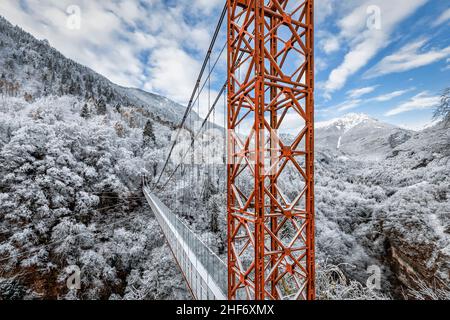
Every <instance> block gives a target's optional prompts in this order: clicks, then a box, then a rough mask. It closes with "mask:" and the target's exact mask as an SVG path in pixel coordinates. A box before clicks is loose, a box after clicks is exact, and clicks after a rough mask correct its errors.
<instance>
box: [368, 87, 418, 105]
mask: <svg viewBox="0 0 450 320" xmlns="http://www.w3.org/2000/svg"><path fill="white" fill-rule="evenodd" d="M409 91H411V90H410V89H407V90H398V91H393V92H390V93H386V94H383V95H379V96H377V97H375V98H373V100H374V101H378V102H386V101H390V100H392V99H394V98H397V97H400V96H402V95H404V94H405V93H407V92H409Z"/></svg>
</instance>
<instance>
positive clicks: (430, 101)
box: [385, 91, 440, 117]
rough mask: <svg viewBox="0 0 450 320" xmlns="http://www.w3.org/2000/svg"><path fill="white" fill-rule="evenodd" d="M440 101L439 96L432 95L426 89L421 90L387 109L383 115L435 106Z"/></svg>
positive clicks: (393, 114)
mask: <svg viewBox="0 0 450 320" xmlns="http://www.w3.org/2000/svg"><path fill="white" fill-rule="evenodd" d="M439 102H440V97H439V96H432V95H430V94H429V93H428V92H427V91H423V92H421V93H419V94H418V95H416V96H414V97H412V98H411V99H410V100H409V101H406V102H404V103H402V104H401V105H399V106H398V107H396V108H394V109H391V110H389V111H388V112H387V113H386V114H385V116H388V117H390V116H395V115H398V114H400V113H404V112H409V111H414V110H424V109H431V108H434V107H436V106H437V105H438V104H439Z"/></svg>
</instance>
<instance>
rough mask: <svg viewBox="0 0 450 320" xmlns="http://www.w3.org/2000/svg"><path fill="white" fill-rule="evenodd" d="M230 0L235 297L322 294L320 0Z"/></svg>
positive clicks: (231, 275) (231, 279)
mask: <svg viewBox="0 0 450 320" xmlns="http://www.w3.org/2000/svg"><path fill="white" fill-rule="evenodd" d="M227 3H228V111H227V112H228V129H229V130H228V169H227V174H228V199H227V206H228V212H227V214H228V221H227V222H228V268H229V270H228V297H229V299H249V300H265V299H314V298H315V284H314V277H315V274H314V272H315V270H314V51H313V47H314V45H313V37H314V23H313V14H314V13H313V8H314V1H313V0H304V1H299V0H227Z"/></svg>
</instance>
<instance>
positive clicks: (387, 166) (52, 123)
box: [0, 17, 450, 299]
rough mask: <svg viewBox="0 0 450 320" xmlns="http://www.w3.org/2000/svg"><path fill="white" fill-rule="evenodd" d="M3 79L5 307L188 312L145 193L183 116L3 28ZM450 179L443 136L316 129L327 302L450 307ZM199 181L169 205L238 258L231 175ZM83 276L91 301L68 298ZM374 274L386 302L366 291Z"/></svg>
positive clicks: (351, 119)
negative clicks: (231, 239)
mask: <svg viewBox="0 0 450 320" xmlns="http://www.w3.org/2000/svg"><path fill="white" fill-rule="evenodd" d="M0 77H1V79H0V299H49V298H52V299H181V298H188V299H189V298H190V296H189V293H188V291H187V288H186V286H185V284H184V280H183V278H182V276H181V275H180V273H179V270H178V269H177V266H176V263H175V262H174V260H173V258H172V256H171V254H170V250H169V249H168V247H167V245H166V243H165V240H164V238H163V235H162V232H161V231H160V229H159V226H158V224H157V222H156V220H155V218H154V216H153V214H152V213H151V211H150V208H149V206H148V205H147V204H146V202H145V199H144V198H143V196H142V192H141V190H140V182H141V179H140V178H141V175H143V174H145V175H147V176H148V177H150V180H151V179H152V178H154V177H155V176H156V175H157V173H158V172H160V170H161V166H162V165H163V162H164V159H165V156H166V155H167V152H168V146H169V142H170V140H171V137H172V134H173V131H174V128H176V125H177V124H178V122H179V121H180V119H181V117H182V114H183V112H184V108H183V107H182V106H180V105H178V104H176V103H174V102H172V101H170V100H168V99H166V98H164V97H160V96H157V95H154V94H150V93H146V92H143V91H140V90H137V89H128V88H122V87H119V86H117V85H115V84H113V83H111V82H110V81H108V80H107V79H106V78H104V77H102V76H101V75H98V74H96V73H95V72H93V71H92V70H90V69H88V68H86V67H84V66H81V65H79V64H77V63H75V62H74V61H71V60H69V59H66V58H65V57H63V56H62V55H61V54H60V53H58V52H57V51H56V50H55V49H53V48H51V47H50V46H49V44H48V43H47V42H46V41H39V40H36V39H34V38H33V37H32V36H31V35H29V34H27V33H25V32H24V31H22V30H21V29H20V28H18V27H13V26H12V25H10V24H9V23H8V22H7V21H6V20H4V19H3V18H1V17H0ZM442 86H443V88H444V87H445V86H448V84H443V85H442ZM441 115H442V116H445V115H446V113H442V114H441ZM193 120H198V119H193ZM188 131H189V128H188ZM169 166H170V168H169V169H171V170H173V167H174V165H173V164H172V163H170V164H169ZM449 168H450V129H449V128H448V126H447V123H446V122H445V121H443V122H440V123H438V124H436V125H435V126H433V127H430V128H428V129H426V130H424V131H421V132H414V131H409V130H404V129H400V128H397V127H395V126H391V125H387V124H383V123H381V122H379V121H377V120H374V119H371V118H369V117H367V116H365V115H355V114H352V115H348V116H346V117H344V118H342V119H338V120H335V121H330V122H328V123H322V124H318V126H317V154H316V171H317V173H316V214H317V222H316V227H317V231H316V232H317V236H316V247H317V264H318V271H319V272H318V290H319V292H318V297H319V298H322V299H336V298H348V299H357V298H372V299H381V298H423V299H427V298H442V297H445V295H446V294H448V293H447V292H448V291H450V289H448V285H449V283H450V190H449V183H450V170H449ZM197 169H199V170H198V172H197V171H192V170H191V171H185V170H181V171H180V172H178V173H177V174H179V175H184V174H192V177H190V179H173V181H174V182H172V183H171V184H169V185H168V186H167V188H166V189H165V190H164V191H163V192H161V193H160V194H159V196H160V197H161V199H162V200H164V201H165V202H166V203H167V205H169V206H170V207H171V208H172V210H173V211H174V212H176V213H177V214H178V215H179V216H180V217H182V219H184V220H185V222H186V223H187V224H189V226H190V227H191V228H192V229H193V230H195V231H196V232H197V233H198V235H199V236H200V237H201V238H202V239H203V240H204V241H205V242H206V243H207V244H208V245H210V246H211V248H213V249H214V250H215V251H216V252H217V253H218V254H219V255H221V256H225V255H226V245H225V242H226V235H225V232H226V227H225V224H226V218H225V209H224V204H225V195H224V186H225V178H224V177H225V172H224V167H223V166H215V167H213V168H211V167H209V168H208V167H206V166H199V167H198V168H197ZM169 171H170V170H169ZM186 172H188V173H186ZM189 172H190V173H189ZM199 177H200V178H199ZM194 180H195V181H196V183H195V184H190V183H189V181H194ZM177 181H178V182H177ZM186 181H187V183H186ZM283 183H286V184H289V185H290V187H291V188H292V189H293V190H295V189H296V187H298V186H297V185H296V183H295V181H284V182H283ZM181 204H183V205H184V207H185V206H186V205H189V207H190V208H191V210H190V211H188V212H187V211H185V210H182V206H181ZM72 265H77V266H79V268H80V269H81V273H82V275H83V276H82V278H81V279H82V280H81V281H82V283H81V286H82V290H69V289H68V288H67V286H66V279H67V275H68V269H67V268H68V267H69V266H72ZM337 266H338V267H337ZM370 266H377V267H379V268H380V270H381V276H382V284H381V289H380V290H369V289H367V288H366V280H367V278H368V276H369V273H368V268H369V267H370ZM330 288H333V289H330ZM447 297H448V296H447Z"/></svg>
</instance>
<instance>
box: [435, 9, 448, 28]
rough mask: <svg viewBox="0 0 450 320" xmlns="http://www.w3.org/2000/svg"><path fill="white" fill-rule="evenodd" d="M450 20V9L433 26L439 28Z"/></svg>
mask: <svg viewBox="0 0 450 320" xmlns="http://www.w3.org/2000/svg"><path fill="white" fill-rule="evenodd" d="M449 20H450V8H449V9H447V10H445V11H444V12H442V14H441V15H440V16H439V18H437V20H435V21H434V23H433V26H434V27H437V26H440V25H441V24H444V23H446V22H447V21H449Z"/></svg>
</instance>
